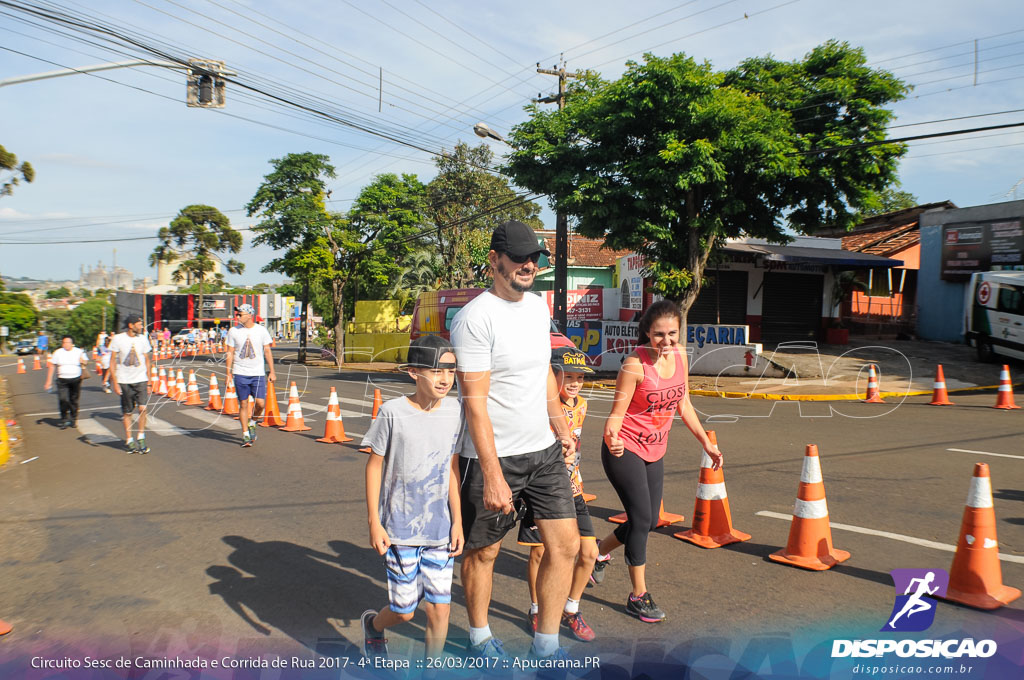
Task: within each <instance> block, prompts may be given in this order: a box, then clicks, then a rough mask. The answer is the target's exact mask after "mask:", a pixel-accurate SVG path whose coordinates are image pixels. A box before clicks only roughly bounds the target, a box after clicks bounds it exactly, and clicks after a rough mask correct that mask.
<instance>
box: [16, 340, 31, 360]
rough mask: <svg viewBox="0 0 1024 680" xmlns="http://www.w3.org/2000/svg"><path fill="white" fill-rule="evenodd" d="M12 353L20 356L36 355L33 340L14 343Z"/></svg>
mask: <svg viewBox="0 0 1024 680" xmlns="http://www.w3.org/2000/svg"><path fill="white" fill-rule="evenodd" d="M14 353H15V354H17V355H19V356H21V355H24V354H35V353H36V341H35V340H18V342H16V343H14Z"/></svg>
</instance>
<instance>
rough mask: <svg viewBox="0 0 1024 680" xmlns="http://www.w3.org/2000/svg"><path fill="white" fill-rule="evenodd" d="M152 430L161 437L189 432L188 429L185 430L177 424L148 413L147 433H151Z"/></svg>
mask: <svg viewBox="0 0 1024 680" xmlns="http://www.w3.org/2000/svg"><path fill="white" fill-rule="evenodd" d="M150 432H152V433H153V434H156V435H159V436H161V437H176V436H178V435H182V434H188V430H184V429H182V428H180V427H178V426H177V425H171V424H170V423H169V422H167V421H166V420H163V419H162V418H157V417H156V416H154V415H150V414H149V413H147V414H146V434H149V433H150Z"/></svg>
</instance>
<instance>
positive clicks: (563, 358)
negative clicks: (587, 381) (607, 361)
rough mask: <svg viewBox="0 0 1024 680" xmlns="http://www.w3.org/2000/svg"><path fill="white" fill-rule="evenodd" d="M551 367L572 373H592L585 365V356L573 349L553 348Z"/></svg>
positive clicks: (592, 370)
mask: <svg viewBox="0 0 1024 680" xmlns="http://www.w3.org/2000/svg"><path fill="white" fill-rule="evenodd" d="M551 365H552V366H554V367H555V368H558V369H561V370H563V371H570V372H572V373H593V372H594V369H592V368H591V367H590V366H588V365H587V355H586V354H584V353H583V352H582V351H581V350H578V349H576V348H575V347H555V348H554V349H553V350H551Z"/></svg>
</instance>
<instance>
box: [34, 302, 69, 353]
mask: <svg viewBox="0 0 1024 680" xmlns="http://www.w3.org/2000/svg"><path fill="white" fill-rule="evenodd" d="M70 322H71V310H69V309H44V310H42V311H40V312H39V325H40V326H42V327H43V328H44V329H46V332H47V333H48V334H49V335H50V344H51V346H59V345H60V338H61V336H63V335H67V334H68V332H69V328H68V326H69V324H70Z"/></svg>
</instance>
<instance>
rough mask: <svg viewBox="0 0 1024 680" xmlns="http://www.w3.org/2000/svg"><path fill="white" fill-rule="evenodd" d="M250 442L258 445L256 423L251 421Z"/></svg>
mask: <svg viewBox="0 0 1024 680" xmlns="http://www.w3.org/2000/svg"><path fill="white" fill-rule="evenodd" d="M249 441H251V442H252V443H253V444H255V443H256V423H254V422H252V421H249Z"/></svg>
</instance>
